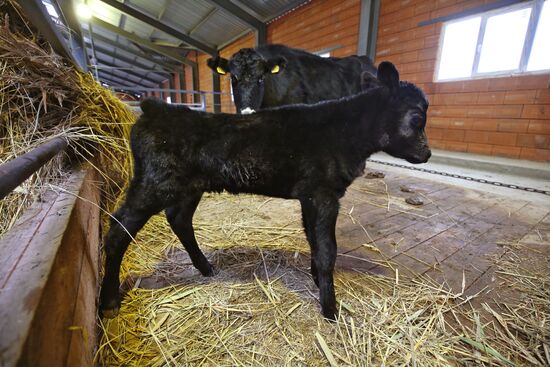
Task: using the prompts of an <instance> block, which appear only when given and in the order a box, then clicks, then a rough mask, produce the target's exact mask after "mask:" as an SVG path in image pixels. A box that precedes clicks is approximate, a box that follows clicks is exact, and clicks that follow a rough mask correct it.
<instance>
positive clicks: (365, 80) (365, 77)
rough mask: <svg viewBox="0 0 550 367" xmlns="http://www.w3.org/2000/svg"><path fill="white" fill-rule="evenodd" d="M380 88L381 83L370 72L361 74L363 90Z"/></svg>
mask: <svg viewBox="0 0 550 367" xmlns="http://www.w3.org/2000/svg"><path fill="white" fill-rule="evenodd" d="M379 86H380V81H379V80H378V78H377V77H376V76H375V75H372V74H371V73H370V72H368V71H363V73H362V74H361V90H363V91H365V90H367V89H371V88H376V87H379Z"/></svg>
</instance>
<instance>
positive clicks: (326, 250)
mask: <svg viewBox="0 0 550 367" xmlns="http://www.w3.org/2000/svg"><path fill="white" fill-rule="evenodd" d="M304 205H305V207H304ZM302 206H303V210H304V209H305V212H306V213H309V212H311V213H312V215H311V216H308V219H310V218H311V219H314V222H313V224H312V225H311V226H308V227H309V229H313V232H314V233H313V236H314V238H315V244H311V243H310V246H311V248H312V253H311V256H312V260H313V264H314V265H315V269H316V272H317V279H318V285H319V298H320V302H321V309H322V311H323V316H325V317H326V318H327V319H330V320H336V318H337V317H338V311H337V308H336V296H335V293H334V280H333V274H332V273H333V271H334V264H335V263H336V234H335V227H336V218H337V217H338V206H339V203H338V198H337V197H335V196H334V195H331V194H330V193H318V194H316V195H314V196H312V197H310V198H308V199H307V200H304V201H303V202H302ZM308 240H309V236H308Z"/></svg>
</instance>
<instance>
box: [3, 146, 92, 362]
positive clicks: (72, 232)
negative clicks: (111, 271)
mask: <svg viewBox="0 0 550 367" xmlns="http://www.w3.org/2000/svg"><path fill="white" fill-rule="evenodd" d="M65 146H66V143H65V144H62V143H59V141H53V142H50V144H45V146H42V147H39V148H37V149H36V150H35V151H34V152H31V153H29V154H27V155H26V156H22V157H19V158H18V159H16V160H15V161H13V162H10V164H9V165H10V167H5V166H4V167H0V171H1V172H2V174H3V175H2V178H6V179H7V178H9V179H10V181H11V182H16V181H14V179H13V178H14V177H18V178H19V179H24V178H26V176H28V175H30V173H32V172H33V171H34V169H37V168H39V167H40V165H41V164H43V163H44V162H45V161H47V160H48V158H51V156H53V155H55V153H56V152H57V151H59V150H61V149H62V148H64V147H65ZM22 162H23V163H22ZM6 166H7V165H6ZM9 168H11V169H9ZM25 172H26V173H27V174H25ZM1 181H2V182H1V183H2V185H1V186H2V189H6V190H7V186H6V185H5V182H3V181H4V180H1ZM97 183H98V178H97V174H96V173H95V171H94V170H84V169H82V170H78V171H76V172H74V173H73V174H72V175H71V176H70V177H69V179H68V180H67V181H66V182H65V183H64V184H63V186H62V187H58V188H52V189H51V190H48V191H47V193H46V194H45V195H44V196H43V197H42V198H41V199H40V200H38V201H36V202H35V203H34V204H33V205H32V206H31V207H30V208H29V209H28V210H27V211H26V212H25V214H24V215H23V216H22V217H21V218H19V220H18V221H17V223H16V224H15V225H14V226H13V227H12V229H11V230H10V231H9V232H8V233H7V234H6V235H5V236H4V237H3V238H2V239H1V240H0V330H1V337H0V365H1V366H6V367H7V366H85V365H92V364H93V352H94V349H95V346H96V339H97V337H96V334H97V332H96V330H97V326H96V295H97V290H98V277H99V255H98V253H99V228H100V227H99V224H100V213H99V207H98V205H97V203H98V202H99V198H100V196H99V187H98V185H97ZM17 184H18V183H15V186H16V185H17ZM12 186H13V185H12ZM12 188H13V187H12Z"/></svg>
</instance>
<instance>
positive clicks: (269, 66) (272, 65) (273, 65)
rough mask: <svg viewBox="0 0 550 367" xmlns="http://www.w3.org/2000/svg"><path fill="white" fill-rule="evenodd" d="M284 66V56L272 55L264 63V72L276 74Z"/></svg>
mask: <svg viewBox="0 0 550 367" xmlns="http://www.w3.org/2000/svg"><path fill="white" fill-rule="evenodd" d="M285 67H286V59H285V58H284V57H274V58H272V59H269V60H267V61H266V63H265V68H266V72H267V73H270V74H278V73H280V72H281V71H283V69H284V68H285Z"/></svg>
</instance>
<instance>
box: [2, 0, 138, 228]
mask: <svg viewBox="0 0 550 367" xmlns="http://www.w3.org/2000/svg"><path fill="white" fill-rule="evenodd" d="M134 120H135V117H134V116H133V114H132V113H131V112H130V111H129V110H128V109H126V108H125V106H124V105H123V104H122V103H121V102H120V101H119V100H118V99H116V98H115V97H114V96H113V95H112V94H111V92H110V91H109V90H107V89H105V88H103V87H101V86H100V85H99V84H98V83H97V82H96V81H94V79H93V78H92V76H91V75H90V74H83V73H80V72H78V71H77V70H76V69H75V68H74V67H72V66H69V65H67V63H66V62H65V61H64V60H63V59H62V58H61V57H59V56H57V55H56V54H54V53H53V51H52V50H51V49H50V47H49V45H48V44H47V43H45V42H44V41H42V40H41V39H39V38H37V36H36V32H35V31H34V29H32V27H31V25H30V24H29V23H28V22H27V21H26V20H25V18H24V16H23V15H22V13H21V11H20V9H19V5H17V3H16V2H15V1H11V0H10V1H0V163H3V162H7V161H9V160H11V159H13V158H15V157H17V156H19V155H21V154H23V153H26V152H28V151H30V150H32V149H33V148H35V147H37V146H38V145H40V144H42V143H44V142H45V141H48V140H50V139H52V138H54V137H58V136H62V137H65V138H66V139H68V141H69V144H70V147H69V149H68V150H67V152H66V153H65V154H61V155H58V156H57V157H56V158H54V159H53V160H52V161H50V162H49V163H48V164H46V165H45V166H44V167H43V168H42V169H40V170H39V171H38V172H37V173H35V174H34V175H33V176H32V177H31V178H29V179H28V180H27V181H26V182H25V183H24V184H23V185H22V186H20V187H19V188H18V189H17V190H16V191H15V192H14V193H12V194H11V195H9V196H8V197H6V198H5V199H4V200H2V201H1V202H0V213H2V214H1V216H2V217H1V218H0V236H1V235H2V234H3V233H5V232H6V231H7V230H8V229H9V228H11V226H12V225H13V224H14V222H15V221H16V220H17V218H18V217H19V216H20V214H22V212H23V211H24V210H25V209H26V208H27V207H28V206H29V205H30V204H31V203H32V202H33V201H35V200H36V199H37V198H38V197H39V196H40V194H41V193H42V192H43V190H46V189H48V188H49V187H51V186H50V185H58V184H59V183H60V182H61V181H62V180H63V179H64V178H65V177H66V175H67V174H68V173H69V172H70V166H71V163H74V162H75V161H79V162H81V161H90V163H91V164H95V165H99V166H101V167H103V169H101V170H100V171H101V172H102V174H103V176H104V178H105V180H107V181H108V182H109V185H107V186H106V187H105V190H106V194H107V199H108V200H109V201H110V202H113V201H114V200H115V199H116V197H117V196H118V194H119V192H120V188H121V185H123V184H124V183H125V182H126V180H127V177H128V173H129V170H130V169H129V166H130V161H129V159H128V157H129V147H128V143H127V139H126V137H127V135H128V131H129V126H130V124H131V123H133V121H134ZM92 157H95V158H94V160H93V162H92V161H91V160H92ZM105 167H108V168H109V169H108V170H106V169H105Z"/></svg>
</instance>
